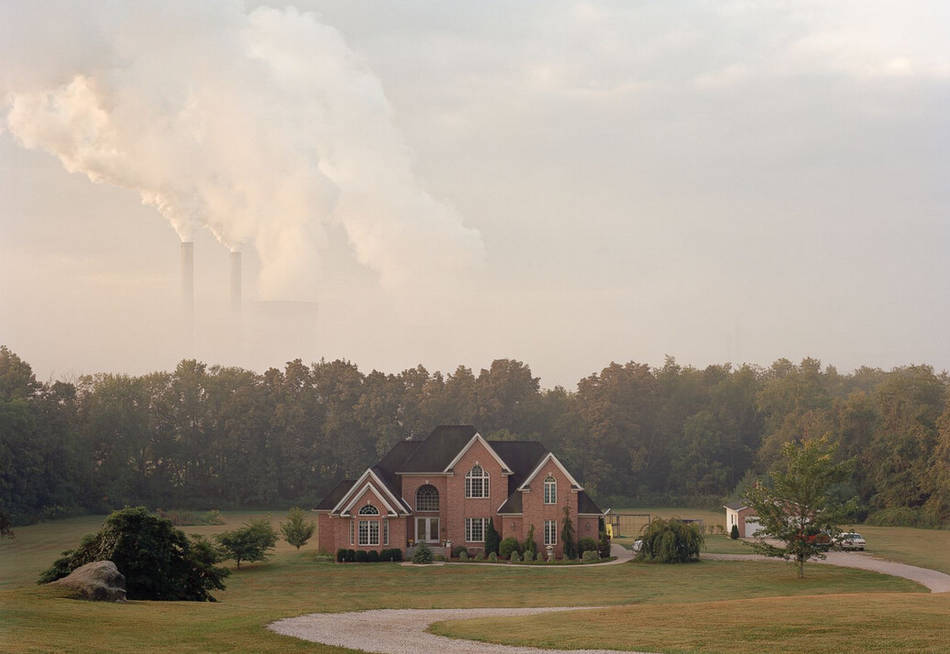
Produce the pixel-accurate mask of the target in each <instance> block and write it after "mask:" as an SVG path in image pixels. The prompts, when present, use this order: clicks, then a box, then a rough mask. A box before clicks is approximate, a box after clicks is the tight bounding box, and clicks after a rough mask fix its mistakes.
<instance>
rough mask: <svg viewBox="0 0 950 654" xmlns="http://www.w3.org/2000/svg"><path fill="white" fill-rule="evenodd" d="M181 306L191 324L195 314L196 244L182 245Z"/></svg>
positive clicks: (184, 243)
mask: <svg viewBox="0 0 950 654" xmlns="http://www.w3.org/2000/svg"><path fill="white" fill-rule="evenodd" d="M181 304H182V307H183V308H184V314H185V319H186V320H188V321H189V322H190V321H191V320H192V318H194V314H195V244H194V243H192V242H190V241H182V244H181Z"/></svg>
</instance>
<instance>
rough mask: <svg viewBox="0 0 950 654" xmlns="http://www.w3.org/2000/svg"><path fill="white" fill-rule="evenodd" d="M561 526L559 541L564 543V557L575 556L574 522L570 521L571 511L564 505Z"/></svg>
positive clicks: (574, 557)
mask: <svg viewBox="0 0 950 654" xmlns="http://www.w3.org/2000/svg"><path fill="white" fill-rule="evenodd" d="M562 525H563V526H562V527H561V542H562V543H563V544H564V558H565V559H576V558H577V543H576V542H575V541H574V523H573V522H571V512H570V510H569V509H568V508H567V507H566V506H565V507H564V520H563V522H562Z"/></svg>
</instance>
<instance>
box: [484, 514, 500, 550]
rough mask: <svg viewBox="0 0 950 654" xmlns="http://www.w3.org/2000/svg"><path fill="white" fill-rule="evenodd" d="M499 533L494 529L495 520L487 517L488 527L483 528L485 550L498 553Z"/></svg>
mask: <svg viewBox="0 0 950 654" xmlns="http://www.w3.org/2000/svg"><path fill="white" fill-rule="evenodd" d="M500 542H501V534H499V533H498V531H497V530H496V529H495V522H494V521H493V520H491V519H490V518H489V520H488V528H487V529H486V530H485V551H486V552H494V553H495V554H497V553H498V545H499V543H500Z"/></svg>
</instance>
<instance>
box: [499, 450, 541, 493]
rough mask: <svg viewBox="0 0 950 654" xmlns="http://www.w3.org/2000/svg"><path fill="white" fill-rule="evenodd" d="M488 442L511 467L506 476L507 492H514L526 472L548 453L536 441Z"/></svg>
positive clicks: (525, 475)
mask: <svg viewBox="0 0 950 654" xmlns="http://www.w3.org/2000/svg"><path fill="white" fill-rule="evenodd" d="M488 444H489V445H491V446H492V449H493V450H495V452H497V453H498V456H500V457H501V458H502V459H504V460H505V463H507V464H508V465H509V466H510V467H511V475H510V476H509V477H508V493H509V494H511V493H513V492H515V489H517V488H518V486H520V485H521V483H522V482H523V481H524V480H525V478H526V477H527V476H528V473H530V472H531V471H532V470H534V467H535V466H536V465H537V464H538V463H539V462H540V461H541V459H542V458H544V456H545V455H546V454H547V453H548V451H547V449H546V448H545V447H544V445H542V444H541V443H539V442H538V441H488Z"/></svg>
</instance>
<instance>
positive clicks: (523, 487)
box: [518, 452, 584, 491]
mask: <svg viewBox="0 0 950 654" xmlns="http://www.w3.org/2000/svg"><path fill="white" fill-rule="evenodd" d="M549 460H553V461H554V465H556V466H557V467H558V468H560V469H561V472H563V473H564V476H565V477H567V479H568V481H570V482H571V486H572V488H571V490H572V491H582V490H584V487H583V486H581V485H580V484H579V483H578V482H577V480H576V479H574V475H572V474H571V473H569V472H568V471H567V468H565V467H564V464H563V463H561V462H560V461H558V459H557V457H556V456H554V453H553V452H548V455H547V456H546V457H544V458H543V459H541V463H539V464H538V467H537V468H535V469H534V471H533V472H532V473H531V474H530V475H528V478H527V479H525V480H524V483H523V484H521V485H520V486H518V490H527V486H528V484H529V483H530V482H531V480H532V479H534V478H535V477H536V476H537V474H538V473H539V472H541V468H543V467H544V465H545V464H546V463H547V462H548V461H549Z"/></svg>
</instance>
